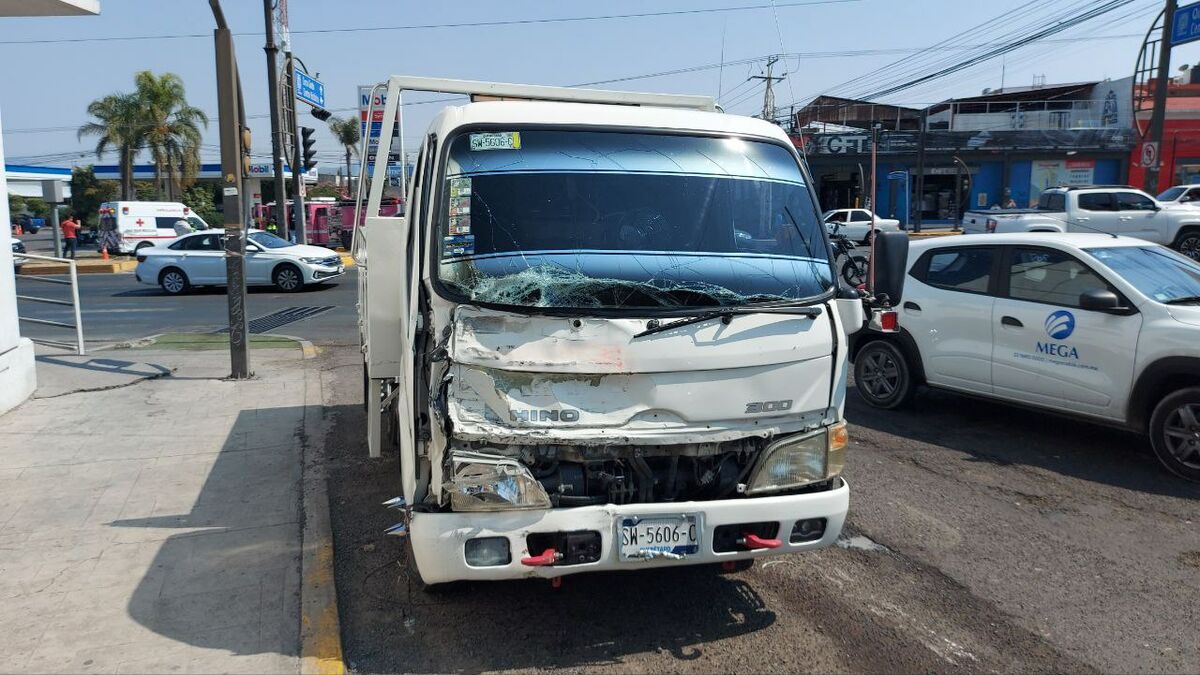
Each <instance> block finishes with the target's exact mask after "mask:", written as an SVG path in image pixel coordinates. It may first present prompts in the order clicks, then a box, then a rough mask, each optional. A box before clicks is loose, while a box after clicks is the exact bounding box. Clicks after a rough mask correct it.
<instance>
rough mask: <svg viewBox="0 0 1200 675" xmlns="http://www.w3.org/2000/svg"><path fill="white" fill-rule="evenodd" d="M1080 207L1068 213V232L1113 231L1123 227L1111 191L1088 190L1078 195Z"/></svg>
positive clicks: (1066, 228)
mask: <svg viewBox="0 0 1200 675" xmlns="http://www.w3.org/2000/svg"><path fill="white" fill-rule="evenodd" d="M1077 204H1078V205H1079V208H1077V209H1076V210H1075V212H1074V213H1070V212H1069V213H1067V216H1068V218H1067V223H1065V225H1066V227H1064V230H1065V231H1067V232H1096V231H1100V232H1112V233H1116V232H1117V231H1118V230H1119V229H1120V227H1121V223H1122V221H1121V219H1120V217H1119V214H1118V212H1117V202H1116V200H1115V199H1114V198H1113V195H1112V193H1110V192H1087V193H1084V194H1081V195H1079V196H1078V202H1077Z"/></svg>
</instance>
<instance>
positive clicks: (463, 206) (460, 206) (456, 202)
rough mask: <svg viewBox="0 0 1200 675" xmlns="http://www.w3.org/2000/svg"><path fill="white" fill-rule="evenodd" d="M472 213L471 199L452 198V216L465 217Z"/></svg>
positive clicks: (450, 213)
mask: <svg viewBox="0 0 1200 675" xmlns="http://www.w3.org/2000/svg"><path fill="white" fill-rule="evenodd" d="M470 212H471V198H470V197H451V198H450V212H449V213H448V214H447V215H450V216H464V215H467V214H469V213H470Z"/></svg>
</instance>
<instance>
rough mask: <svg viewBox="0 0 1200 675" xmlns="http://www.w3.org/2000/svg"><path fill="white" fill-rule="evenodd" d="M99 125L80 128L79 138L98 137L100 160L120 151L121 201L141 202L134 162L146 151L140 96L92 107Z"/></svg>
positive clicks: (99, 101) (99, 102) (107, 98)
mask: <svg viewBox="0 0 1200 675" xmlns="http://www.w3.org/2000/svg"><path fill="white" fill-rule="evenodd" d="M87 111H88V114H89V115H91V116H92V117H94V118H95V121H92V122H88V123H87V124H85V125H83V126H81V127H79V132H78V135H77V137H78V138H80V139H82V138H83V137H84V136H97V137H99V140H98V141H97V142H96V157H97V158H102V157H103V156H104V153H105V152H107V151H109V150H114V149H115V150H116V151H117V155H118V162H117V163H118V165H119V167H120V172H121V191H120V192H121V199H122V200H130V199H137V193H136V192H135V191H134V189H133V162H134V160H135V159H136V157H137V154H138V152H139V151H140V150H141V149H142V133H143V119H142V113H143V110H142V104H141V101H140V100H139V98H138V96H137V95H136V94H122V93H117V94H109V95H108V96H105V97H103V98H99V99H96V100H95V101H92V102H91V104H89V105H88V108H87Z"/></svg>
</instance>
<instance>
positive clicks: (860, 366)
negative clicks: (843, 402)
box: [854, 340, 917, 410]
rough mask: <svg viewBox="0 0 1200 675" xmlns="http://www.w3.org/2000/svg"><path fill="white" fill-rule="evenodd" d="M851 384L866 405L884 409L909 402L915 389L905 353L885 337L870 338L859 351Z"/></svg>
mask: <svg viewBox="0 0 1200 675" xmlns="http://www.w3.org/2000/svg"><path fill="white" fill-rule="evenodd" d="M854 386H855V388H856V389H857V390H858V395H859V396H861V397H862V398H863V400H864V401H866V402H867V405H870V406H871V407H873V408H881V409H883V410H892V409H894V408H899V407H900V406H902V405H904V404H905V403H908V401H909V400H910V399H912V396H913V393H914V392H915V391H916V389H917V383H916V380H915V379H914V378H913V369H912V367H911V365H910V364H909V363H908V359H906V358H905V357H904V352H902V351H900V348H899V347H897V346H896V345H894V344H892V343H891V342H890V341H888V340H873V341H871V342H868V343H867V344H865V345H863V346H862V348H861V349H859V350H858V354H856V355H855V357H854Z"/></svg>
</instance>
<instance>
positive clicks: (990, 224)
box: [984, 218, 996, 232]
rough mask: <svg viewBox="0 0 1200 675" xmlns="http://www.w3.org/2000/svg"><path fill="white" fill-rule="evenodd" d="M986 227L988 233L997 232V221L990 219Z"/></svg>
mask: <svg viewBox="0 0 1200 675" xmlns="http://www.w3.org/2000/svg"><path fill="white" fill-rule="evenodd" d="M984 227H986V228H987V231H988V232H995V231H996V219H995V218H988V219H987V223H986V224H985V225H984Z"/></svg>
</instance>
